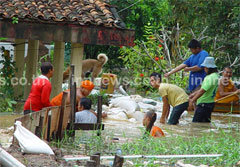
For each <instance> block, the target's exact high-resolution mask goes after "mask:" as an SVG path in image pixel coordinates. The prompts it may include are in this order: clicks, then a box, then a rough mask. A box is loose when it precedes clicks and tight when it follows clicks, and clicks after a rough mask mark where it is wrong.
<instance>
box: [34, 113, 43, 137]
mask: <svg viewBox="0 0 240 167" xmlns="http://www.w3.org/2000/svg"><path fill="white" fill-rule="evenodd" d="M42 125H43V117H42V116H41V114H40V117H39V125H38V126H36V131H35V134H36V136H38V137H39V138H41V135H42V128H43V127H42Z"/></svg>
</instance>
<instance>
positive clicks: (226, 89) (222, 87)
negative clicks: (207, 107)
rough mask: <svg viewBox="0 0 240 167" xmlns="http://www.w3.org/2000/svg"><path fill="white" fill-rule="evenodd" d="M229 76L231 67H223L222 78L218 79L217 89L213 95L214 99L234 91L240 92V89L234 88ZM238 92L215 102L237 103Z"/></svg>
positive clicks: (230, 75)
mask: <svg viewBox="0 0 240 167" xmlns="http://www.w3.org/2000/svg"><path fill="white" fill-rule="evenodd" d="M231 77H232V69H231V67H225V68H224V70H223V72H222V78H221V79H220V82H219V85H218V90H217V94H216V96H215V101H216V100H218V99H221V98H223V97H225V96H228V95H231V94H234V93H235V92H237V93H238V94H239V93H240V89H237V88H236V86H235V85H234V83H233V81H232V80H231ZM238 94H235V95H232V96H230V97H228V98H225V99H223V100H220V101H218V102H216V103H232V102H233V103H238V102H239V97H238Z"/></svg>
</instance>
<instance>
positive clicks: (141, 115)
mask: <svg viewBox="0 0 240 167" xmlns="http://www.w3.org/2000/svg"><path fill="white" fill-rule="evenodd" d="M144 114H145V113H143V112H141V111H135V112H134V113H133V114H131V115H130V117H131V118H134V119H135V120H136V121H137V122H142V121H143V118H144Z"/></svg>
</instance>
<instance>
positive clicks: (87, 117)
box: [75, 110, 97, 124]
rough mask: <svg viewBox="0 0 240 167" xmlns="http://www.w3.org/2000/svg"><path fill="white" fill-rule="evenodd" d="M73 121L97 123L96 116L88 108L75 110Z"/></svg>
mask: <svg viewBox="0 0 240 167" xmlns="http://www.w3.org/2000/svg"><path fill="white" fill-rule="evenodd" d="M75 123H86V124H88V123H92V124H95V123H97V117H96V115H94V114H93V113H92V112H91V111H89V110H83V111H79V112H76V114H75Z"/></svg>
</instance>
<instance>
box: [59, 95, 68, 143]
mask: <svg viewBox="0 0 240 167" xmlns="http://www.w3.org/2000/svg"><path fill="white" fill-rule="evenodd" d="M67 94H68V93H67V92H63V96H62V103H61V109H60V116H59V122H58V131H57V139H62V125H63V116H64V109H65V105H66V99H67Z"/></svg>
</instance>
